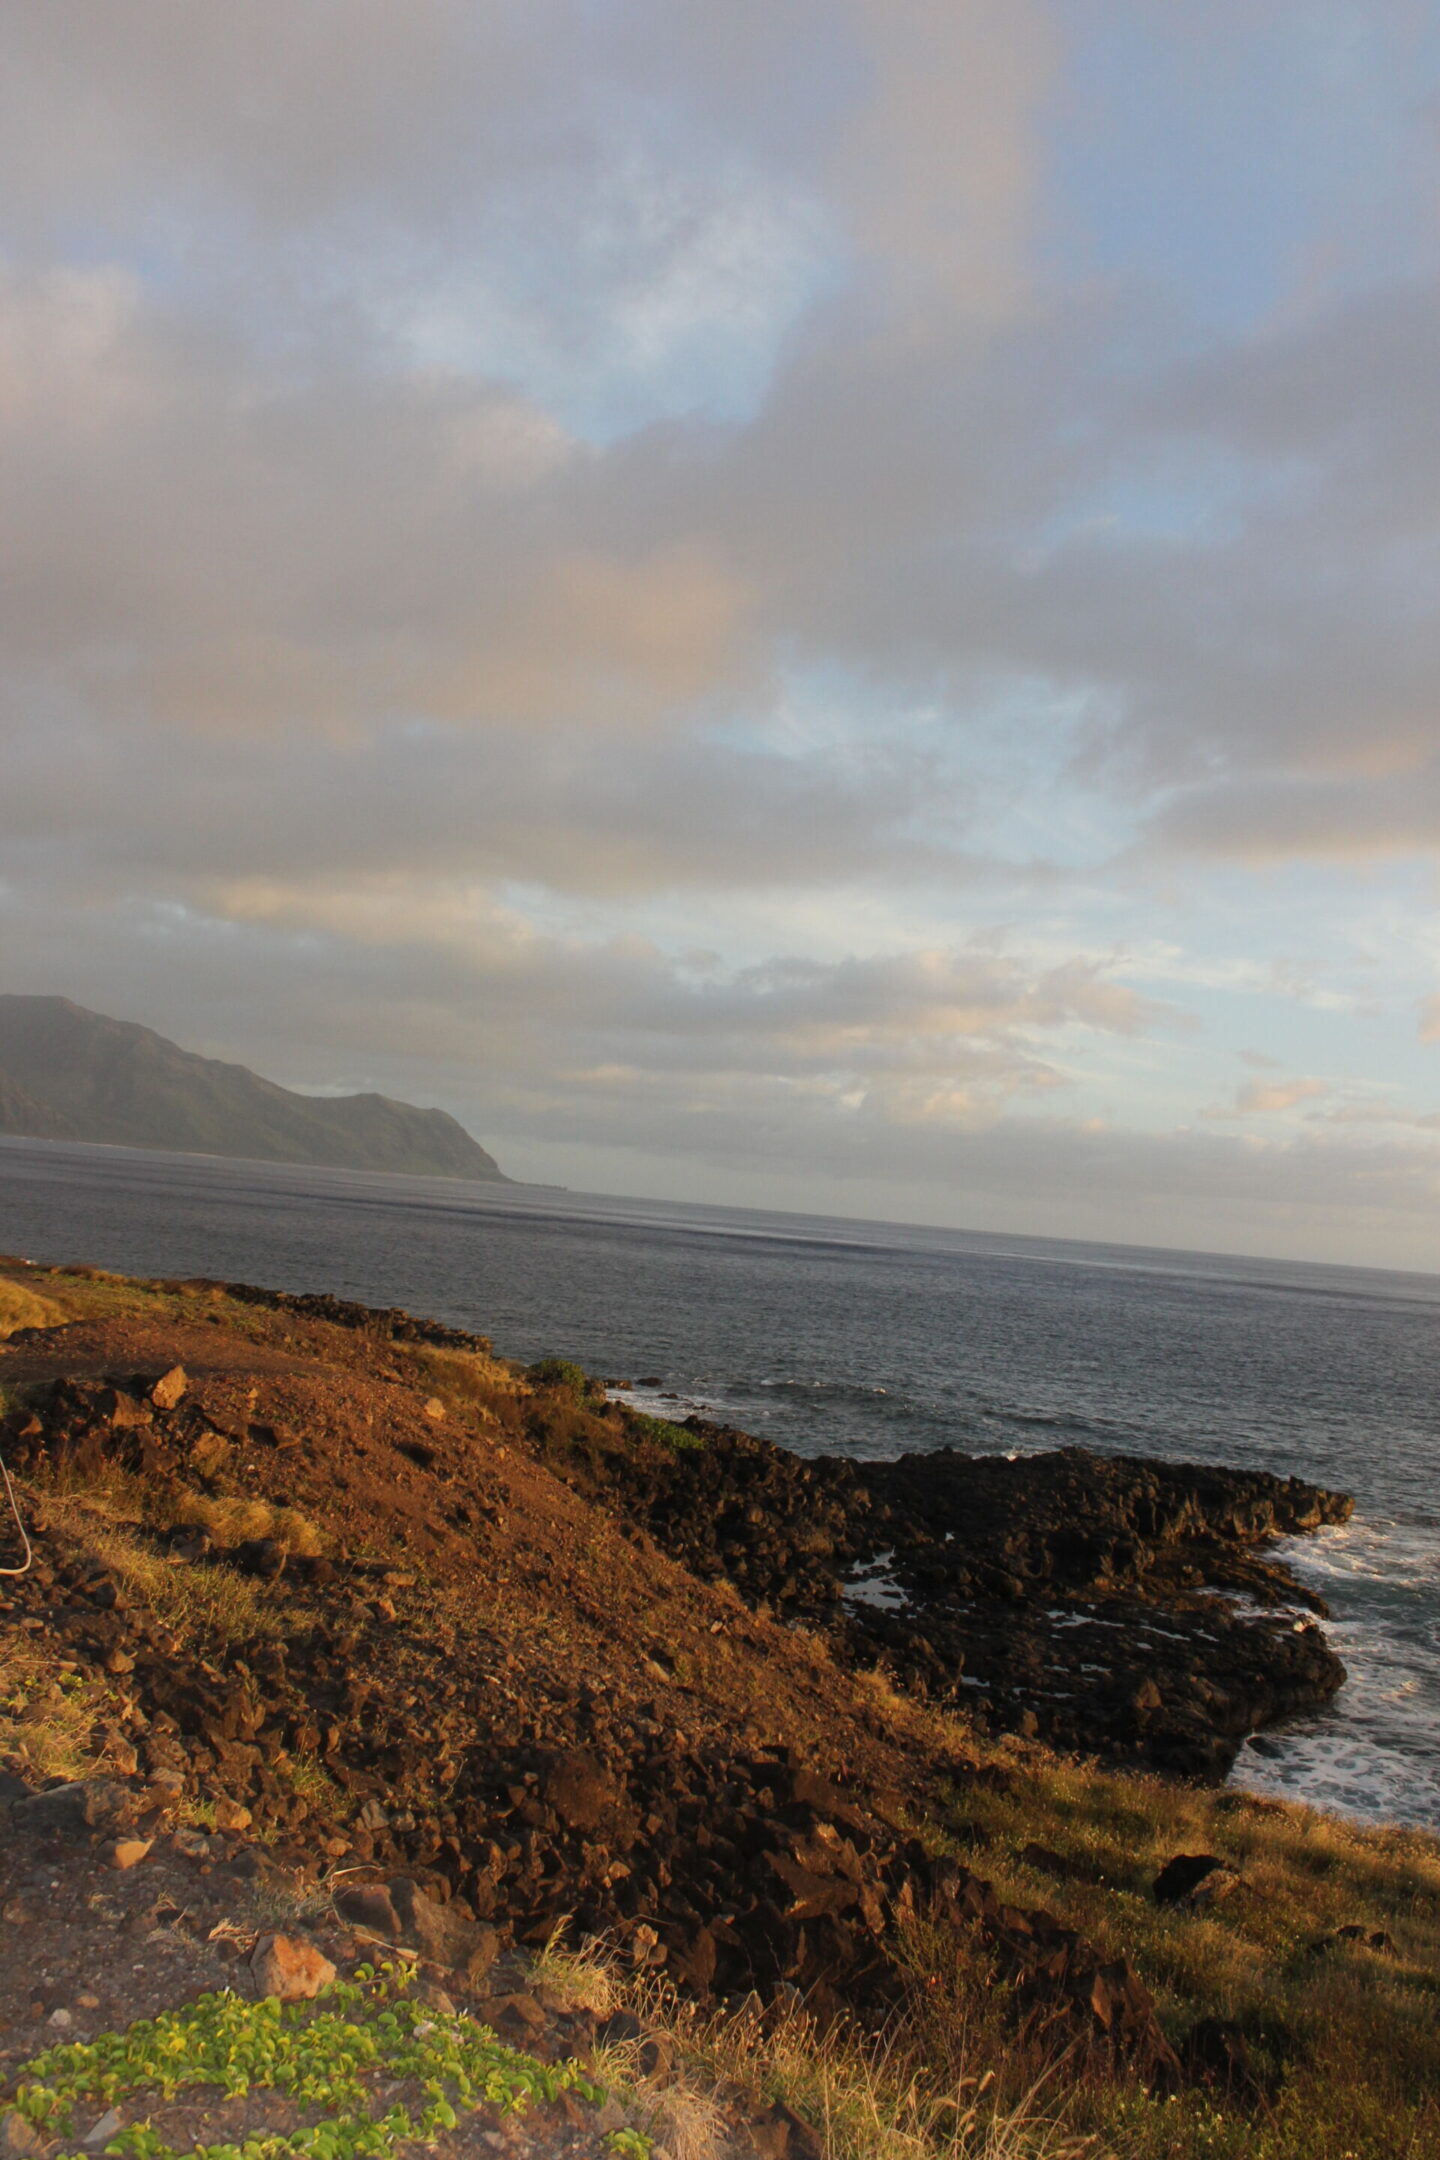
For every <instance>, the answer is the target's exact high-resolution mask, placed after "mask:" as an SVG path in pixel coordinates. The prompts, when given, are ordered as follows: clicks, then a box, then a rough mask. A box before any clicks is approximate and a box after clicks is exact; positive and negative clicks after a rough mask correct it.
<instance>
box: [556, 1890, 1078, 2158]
mask: <svg viewBox="0 0 1440 2160" xmlns="http://www.w3.org/2000/svg"><path fill="white" fill-rule="evenodd" d="M533 1979H534V1981H535V1983H536V1984H538V1985H543V1986H545V1987H547V1988H548V1989H549V1990H550V1991H551V1992H552V1993H553V1994H555V1995H556V1996H558V1997H559V1998H560V1999H561V2000H562V2001H563V2002H564V2003H566V2004H567V2005H568V2006H570V2007H573V2008H575V2009H587V2010H592V2011H594V2012H595V2013H596V2014H597V2015H598V2016H602V2017H603V2016H605V2015H608V2014H609V2013H610V2012H611V2011H613V2010H617V2009H622V2008H623V2009H628V2010H630V2011H632V2012H633V2013H634V2014H635V2015H636V2016H637V2017H638V2018H639V2019H640V2021H641V2022H642V2024H643V2025H644V2026H645V2028H646V2036H647V2038H646V2039H641V2040H635V2041H624V2042H620V2043H618V2044H612V2045H608V2046H605V2047H602V2048H600V2049H599V2050H597V2052H596V2058H595V2063H596V2070H597V2074H598V2075H599V2076H600V2078H601V2079H602V2081H603V2082H605V2083H606V2084H608V2085H611V2086H613V2087H614V2088H616V2090H617V2091H619V2092H620V2093H621V2094H622V2095H623V2096H624V2097H625V2098H626V2099H627V2101H628V2102H629V2103H630V2104H631V2105H632V2106H633V2107H634V2109H635V2110H636V2112H637V2113H638V2114H639V2115H640V2116H641V2117H642V2118H643V2119H644V2121H645V2123H646V2127H647V2129H648V2130H649V2131H650V2133H651V2135H652V2136H653V2137H654V2138H656V2140H657V2141H658V2142H659V2143H660V2144H662V2145H663V2146H664V2147H665V2149H666V2150H667V2151H668V2152H670V2153H671V2154H673V2155H674V2160H715V2155H716V2154H718V2153H719V2152H721V2151H722V2150H723V2149H724V2148H725V2145H726V2138H725V2129H724V2126H725V2112H726V2103H727V2100H728V2099H730V2098H732V2097H735V2096H737V2095H743V2096H744V2097H745V2098H746V2099H747V2100H748V2101H749V2102H750V2103H751V2104H756V2103H758V2104H760V2105H762V2106H768V2105H774V2104H776V2103H779V2104H781V2105H783V2106H785V2107H788V2108H790V2109H792V2110H793V2111H794V2112H795V2113H796V2114H797V2115H799V2116H801V2117H802V2118H803V2119H804V2120H805V2121H806V2122H808V2123H810V2124H812V2125H813V2127H814V2128H815V2129H816V2130H817V2131H818V2132H819V2134H820V2136H821V2138H822V2139H823V2141H824V2144H825V2149H826V2152H827V2154H828V2155H829V2156H830V2160H1103V2155H1104V2148H1103V2147H1102V2145H1101V2143H1100V2141H1099V2140H1098V2139H1097V2138H1096V2137H1094V2136H1092V2135H1086V2134H1084V2133H1076V2132H1075V2131H1073V2130H1070V2129H1068V2128H1067V2127H1066V2125H1065V2122H1064V2120H1063V2119H1062V2115H1061V2113H1060V2112H1058V2111H1057V2110H1055V2109H1053V2108H1052V2107H1051V2105H1050V2097H1051V2096H1050V2095H1049V2093H1048V2092H1047V2091H1046V2089H1045V2087H1046V2082H1047V2081H1046V2080H1045V2079H1044V2078H1043V2077H1041V2078H1038V2079H1033V2080H1032V2081H1031V2083H1030V2085H1029V2086H1028V2088H1027V2089H1026V2090H1025V2091H1023V2092H1021V2093H1020V2094H1018V2095H1015V2096H1012V2097H1010V2098H1009V2099H1003V2098H1002V2097H1001V2096H1000V2094H999V2093H998V2091H997V2089H996V2081H995V2077H994V2074H993V2071H992V2070H991V2069H990V2068H989V2067H987V2066H986V2064H987V2058H988V2055H989V2052H990V2042H989V2038H988V2035H986V2036H981V2035H977V2037H976V2047H975V2051H974V2055H975V2059H973V2060H972V2059H971V2051H970V2049H969V2048H968V2047H967V2044H966V2035H965V2033H964V2031H963V2030H962V2031H957V2030H956V2029H955V2028H953V2027H951V2028H950V2029H948V2030H947V2032H946V2033H945V2035H944V2037H943V2042H942V2041H940V2035H939V2034H938V2032H937V2031H936V2030H932V2029H931V2027H930V2021H928V2020H926V2019H923V2018H922V2019H918V2020H917V2019H913V2018H912V2019H903V2020H897V2022H896V2024H895V2025H894V2026H893V2027H892V2029H891V2031H890V2032H889V2034H888V2035H883V2036H881V2037H880V2038H878V2039H877V2038H874V2037H872V2036H868V2035H864V2034H862V2033H861V2032H859V2030H858V2029H856V2028H853V2027H848V2026H845V2025H843V2024H836V2025H831V2026H830V2027H829V2028H828V2029H826V2030H823V2031H822V2030H821V2029H820V2028H819V2027H818V2026H817V2025H816V2023H815V2021H814V2020H813V2019H812V2018H811V2017H810V2016H809V2015H808V2014H807V2013H806V2011H805V2010H804V2008H803V2006H802V2005H801V2004H799V2003H798V2002H795V2003H790V2004H782V2005H779V2006H777V2005H773V2004H771V2005H762V2004H761V2002H760V2001H759V1999H758V1997H754V1996H752V1997H750V1998H748V1999H747V2000H746V2002H744V2003H743V2004H741V2005H740V2007H739V2008H738V2009H737V2008H733V2007H728V2006H727V2007H724V2008H721V2009H711V2010H704V2009H701V2008H700V2007H699V2006H698V2005H696V2004H694V2003H692V2002H689V2001H686V2000H685V1999H683V1998H682V1997H681V1996H679V1995H678V1994H677V1993H676V1992H675V1990H674V1989H673V1988H672V1987H671V1986H669V1985H668V1984H667V1983H666V1982H664V1981H663V1980H658V1979H656V1978H654V1977H653V1976H648V1975H641V1976H638V1977H637V1976H635V1975H633V1974H628V1973H627V1972H626V1971H625V1969H624V1967H623V1965H622V1963H621V1961H620V1959H619V1957H618V1955H617V1954H616V1952H615V1950H614V1948H613V1946H612V1945H610V1944H608V1943H607V1942H606V1941H605V1940H604V1939H600V1940H591V1941H589V1942H586V1943H584V1944H582V1945H581V1946H579V1947H578V1948H571V1947H570V1946H569V1945H568V1943H567V1942H566V1940H565V1935H564V1929H563V1926H562V1928H561V1929H560V1930H558V1931H557V1933H556V1934H555V1935H553V1936H552V1937H551V1939H550V1942H549V1943H548V1944H547V1945H546V1947H545V1949H544V1950H543V1951H542V1952H541V1954H540V1956H539V1957H538V1958H537V1960H536V1962H535V1965H534V1969H533ZM649 2036H659V2037H661V2038H663V2039H664V2040H665V2041H667V2042H668V2043H669V2046H670V2048H671V2050H672V2051H673V2054H674V2058H675V2059H674V2065H673V2067H672V2068H669V2069H666V2070H662V2071H657V2072H651V2073H647V2071H646V2070H645V2069H644V2067H643V2062H644V2058H645V2053H646V2047H647V2040H648V2037H649ZM937 2042H939V2043H940V2044H937Z"/></svg>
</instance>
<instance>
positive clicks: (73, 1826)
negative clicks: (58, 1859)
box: [11, 1778, 130, 1837]
mask: <svg viewBox="0 0 1440 2160" xmlns="http://www.w3.org/2000/svg"><path fill="white" fill-rule="evenodd" d="M129 1806H130V1793H129V1790H128V1788H127V1787H126V1786H124V1785H121V1784H120V1783H118V1782H117V1781H116V1780H115V1779H113V1778H77V1779H76V1780H75V1782H74V1783H73V1784H70V1785H54V1786H52V1787H51V1788H50V1790H49V1791H48V1792H38V1793H31V1794H30V1795H29V1797H28V1798H27V1799H24V1800H17V1801H16V1803H15V1805H14V1808H13V1809H12V1811H11V1819H12V1821H13V1822H14V1823H15V1825H16V1827H17V1828H19V1829H24V1830H41V1831H45V1832H47V1833H50V1834H52V1835H60V1836H63V1837H79V1836H81V1835H82V1834H83V1833H84V1832H85V1831H87V1830H99V1829H103V1828H105V1827H106V1825H107V1824H111V1823H117V1822H119V1821H121V1820H122V1819H123V1817H124V1815H125V1814H126V1812H127V1810H128V1808H129Z"/></svg>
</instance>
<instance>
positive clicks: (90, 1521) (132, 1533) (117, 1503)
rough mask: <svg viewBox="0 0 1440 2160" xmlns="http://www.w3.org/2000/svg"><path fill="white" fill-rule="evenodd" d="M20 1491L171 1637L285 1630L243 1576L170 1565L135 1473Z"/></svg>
mask: <svg viewBox="0 0 1440 2160" xmlns="http://www.w3.org/2000/svg"><path fill="white" fill-rule="evenodd" d="M25 1491H26V1497H27V1498H28V1499H29V1501H30V1502H31V1504H32V1505H33V1506H34V1507H36V1509H37V1510H39V1511H42V1512H43V1520H44V1522H45V1525H46V1529H47V1532H49V1533H51V1534H54V1533H56V1532H58V1533H59V1534H60V1535H61V1536H62V1537H63V1538H64V1539H65V1540H66V1541H67V1542H69V1543H70V1544H71V1545H73V1546H75V1547H77V1548H79V1549H80V1550H81V1551H83V1552H84V1553H85V1554H87V1555H88V1556H89V1557H90V1558H92V1559H93V1560H95V1561H97V1562H98V1563H99V1564H100V1565H101V1566H102V1567H105V1568H108V1569H109V1571H110V1573H111V1574H112V1575H113V1576H114V1578H115V1580H116V1582H117V1583H118V1584H119V1586H120V1589H121V1592H122V1594H123V1595H124V1596H125V1597H126V1598H127V1599H128V1600H129V1602H130V1603H132V1604H137V1605H147V1606H148V1607H149V1608H150V1610H151V1611H152V1612H153V1613H154V1614H155V1615H156V1617H157V1619H159V1620H160V1621H162V1622H163V1623H164V1625H165V1626H166V1627H168V1628H169V1629H170V1631H171V1633H172V1634H173V1635H174V1636H175V1637H176V1639H177V1641H179V1642H183V1643H200V1642H206V1641H210V1642H219V1643H247V1642H259V1641H275V1640H278V1639H280V1638H281V1637H283V1636H285V1635H286V1634H288V1633H289V1626H288V1620H289V1615H288V1614H287V1613H286V1611H285V1610H284V1609H283V1607H282V1606H281V1605H280V1603H279V1602H278V1600H277V1599H276V1598H275V1596H274V1595H273V1594H271V1593H267V1591H266V1590H265V1589H264V1588H262V1586H261V1585H260V1584H258V1583H256V1582H254V1581H252V1580H251V1579H250V1577H248V1576H245V1575H238V1574H236V1572H235V1570H234V1569H233V1568H229V1567H220V1566H213V1565H211V1564H210V1563H208V1562H206V1561H195V1562H191V1563H189V1564H186V1565H177V1564H175V1563H174V1562H172V1561H171V1560H169V1559H167V1558H166V1556H165V1555H164V1554H163V1553H161V1552H160V1551H158V1550H157V1549H156V1547H155V1546H154V1544H153V1543H152V1542H151V1541H150V1538H149V1537H148V1535H147V1534H146V1531H145V1528H144V1525H145V1522H146V1518H147V1513H148V1511H149V1508H150V1504H151V1496H150V1490H149V1488H148V1487H147V1486H146V1485H145V1483H144V1482H143V1481H142V1480H141V1479H139V1478H136V1477H133V1476H131V1475H129V1474H128V1473H127V1472H125V1471H120V1470H116V1471H112V1472H110V1473H109V1474H108V1475H107V1476H106V1477H104V1478H103V1479H95V1478H92V1479H89V1480H87V1482H86V1484H85V1486H84V1487H83V1489H69V1490H67V1489H66V1488H65V1487H64V1486H63V1484H60V1483H45V1484H35V1485H31V1486H28V1487H27V1488H26V1489H25ZM172 1519H173V1518H172Z"/></svg>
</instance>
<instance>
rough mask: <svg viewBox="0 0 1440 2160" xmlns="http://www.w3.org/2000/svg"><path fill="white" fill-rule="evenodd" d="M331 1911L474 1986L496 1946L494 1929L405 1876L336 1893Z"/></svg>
mask: <svg viewBox="0 0 1440 2160" xmlns="http://www.w3.org/2000/svg"><path fill="white" fill-rule="evenodd" d="M335 1910H336V1911H337V1912H338V1913H339V1915H340V1917H341V1919H342V1920H345V1921H348V1922H349V1924H350V1926H351V1927H354V1928H359V1929H361V1930H362V1931H363V1932H364V1933H365V1934H367V1935H372V1936H378V1937H379V1938H380V1939H381V1940H382V1941H383V1942H390V1943H395V1944H397V1945H398V1946H399V1947H400V1948H401V1949H406V1950H414V1951H415V1952H416V1953H417V1954H418V1955H419V1956H420V1957H422V1958H426V1959H428V1960H429V1962H430V1963H431V1964H432V1965H439V1966H443V1967H444V1969H445V1970H446V1971H447V1972H455V1973H459V1974H460V1976H461V1978H462V1979H464V1980H465V1981H467V1982H468V1983H470V1984H472V1985H473V1984H474V1983H475V1982H476V1981H478V1980H482V1979H483V1978H484V1977H485V1974H486V1973H487V1972H488V1971H489V1970H490V1967H491V1966H492V1965H493V1964H494V1962H495V1957H496V1954H497V1952H498V1950H499V1947H500V1941H499V1937H498V1936H497V1934H496V1932H495V1930H494V1928H493V1927H482V1926H480V1925H479V1924H478V1923H477V1922H475V1921H474V1920H468V1919H466V1918H465V1916H464V1915H463V1914H462V1913H460V1912H457V1911H455V1910H454V1909H453V1908H452V1907H451V1906H449V1905H437V1904H436V1903H435V1901H434V1899H433V1898H429V1897H427V1896H426V1894H425V1892H424V1891H423V1890H421V1889H419V1888H418V1887H417V1886H416V1884H414V1883H413V1882H411V1881H410V1880H409V1878H408V1877H407V1876H404V1875H401V1876H397V1877H396V1878H395V1880H394V1881H392V1882H389V1883H361V1884H358V1885H356V1886H355V1887H354V1888H352V1889H349V1890H340V1891H337V1893H336V1897H335Z"/></svg>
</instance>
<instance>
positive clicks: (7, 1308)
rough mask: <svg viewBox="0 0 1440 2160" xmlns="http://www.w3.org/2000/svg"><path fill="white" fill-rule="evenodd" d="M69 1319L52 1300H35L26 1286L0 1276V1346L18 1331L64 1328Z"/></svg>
mask: <svg viewBox="0 0 1440 2160" xmlns="http://www.w3.org/2000/svg"><path fill="white" fill-rule="evenodd" d="M68 1318H69V1315H68V1314H67V1313H65V1312H63V1311H62V1310H61V1308H60V1307H59V1306H58V1305H57V1304H56V1303H55V1302H54V1300H53V1299H51V1298H43V1297H37V1296H36V1294H35V1292H34V1291H33V1290H31V1289H30V1288H29V1287H28V1285H27V1284H25V1283H17V1282H13V1281H12V1280H11V1279H10V1278H9V1277H8V1276H3V1275H0V1342H8V1341H9V1339H10V1337H11V1336H12V1335H14V1334H16V1333H18V1331H19V1330H20V1329H21V1328H51V1327H63V1326H64V1325H65V1323H66V1321H67V1319H68Z"/></svg>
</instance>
